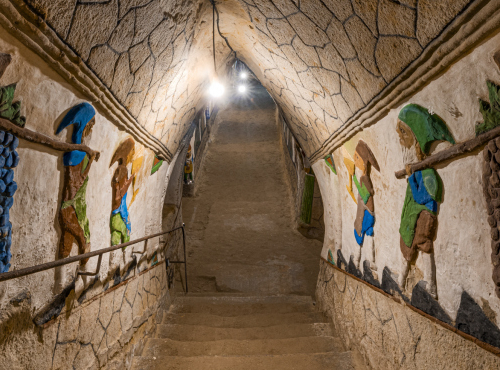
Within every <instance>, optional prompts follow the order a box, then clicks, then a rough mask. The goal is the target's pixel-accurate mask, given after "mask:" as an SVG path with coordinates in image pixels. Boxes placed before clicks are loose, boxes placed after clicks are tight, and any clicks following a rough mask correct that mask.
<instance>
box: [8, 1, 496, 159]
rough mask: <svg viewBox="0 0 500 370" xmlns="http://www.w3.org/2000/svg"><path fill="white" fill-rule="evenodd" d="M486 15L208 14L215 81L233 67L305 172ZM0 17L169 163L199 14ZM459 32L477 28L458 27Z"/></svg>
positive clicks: (181, 128) (67, 10) (149, 9)
mask: <svg viewBox="0 0 500 370" xmlns="http://www.w3.org/2000/svg"><path fill="white" fill-rule="evenodd" d="M491 3H494V2H487V1H481V0H475V1H471V0H458V1H452V0H446V1H439V2H437V1H431V0H422V1H416V0H403V1H393V0H380V1H379V0H366V1H365V0H363V1H361V0H325V1H321V0H308V1H299V0H289V1H286V0H275V1H271V0H227V1H216V2H215V5H216V10H217V31H218V32H217V31H216V35H215V38H216V59H217V66H218V67H217V68H218V71H217V74H218V75H219V76H220V77H223V76H224V74H225V73H226V71H227V67H228V66H229V65H230V64H231V62H232V61H233V60H234V58H235V57H237V58H239V59H241V60H242V61H244V62H245V63H246V64H247V65H248V66H249V67H250V68H251V69H252V71H253V72H254V73H255V74H256V75H257V77H258V78H259V79H260V80H261V82H262V83H263V85H264V86H265V87H266V88H267V90H268V91H269V92H270V94H271V95H272V97H273V98H274V99H275V101H276V102H277V104H278V105H279V107H280V108H281V110H282V111H283V114H284V116H285V118H286V120H287V121H288V123H289V124H290V126H291V129H292V131H293V132H294V134H295V136H296V137H297V138H298V140H299V142H300V144H301V146H302V147H303V148H304V150H305V152H306V153H307V154H308V155H309V156H310V157H311V158H312V160H313V162H314V161H316V160H317V159H319V158H322V157H324V156H325V155H326V154H328V153H329V152H331V150H332V149H334V148H336V147H338V146H339V145H340V144H341V143H342V141H343V140H346V138H348V137H349V136H352V134H353V133H355V132H356V131H358V130H359V129H360V128H362V127H365V126H366V125H368V124H370V123H372V122H373V121H374V120H375V119H377V118H380V115H383V114H384V113H385V112H387V110H388V109H389V108H390V107H391V106H392V105H394V104H396V103H397V102H399V101H400V100H401V99H402V98H404V97H405V96H408V94H409V93H410V91H413V92H414V91H415V89H418V88H419V87H421V86H422V85H423V84H424V83H425V82H426V81H427V80H428V79H429V78H431V77H432V76H433V75H435V74H437V73H439V72H440V71H442V70H443V68H445V67H446V66H447V65H449V63H450V62H451V61H452V60H453V58H454V57H456V55H457V54H458V53H462V52H463V51H464V50H466V49H467V47H470V46H471V45H473V44H474V43H477V42H478V41H480V40H481V38H482V37H484V35H486V34H488V32H490V30H491V27H492V26H491V25H490V26H489V25H488V24H486V23H485V22H484V20H485V19H486V18H487V17H491V15H492V14H496V10H497V8H498V7H499V5H495V4H491ZM0 7H1V10H2V13H3V14H9V15H10V17H5V16H4V15H2V16H1V19H0V23H1V24H2V25H3V26H4V27H6V28H7V29H9V30H10V31H11V32H12V33H14V34H15V35H17V36H21V35H22V36H23V37H22V38H23V39H24V41H25V43H26V44H28V46H30V47H31V48H32V49H34V50H35V51H37V52H38V53H39V54H41V55H42V57H44V59H45V60H47V61H49V62H50V63H51V64H52V65H53V66H54V67H55V68H56V70H58V71H59V73H61V74H62V75H63V77H65V78H66V79H68V80H70V81H71V82H72V83H73V84H76V85H77V86H78V87H80V90H81V91H82V92H83V93H84V94H86V95H87V96H88V97H89V98H91V100H93V101H95V102H96V104H97V105H101V106H102V108H105V111H106V112H107V114H108V115H109V116H110V117H111V118H113V119H114V120H115V122H117V123H118V124H119V125H121V126H125V127H126V128H127V130H128V131H129V132H131V133H132V134H134V135H135V136H136V138H137V139H138V140H139V141H141V142H142V143H144V144H145V145H147V146H149V147H150V148H151V149H153V150H154V151H155V152H157V153H159V154H161V155H162V156H163V157H165V158H166V159H171V157H172V153H175V151H176V150H177V147H178V145H179V142H180V140H181V138H182V137H183V135H184V134H185V132H186V131H187V129H188V125H189V122H190V121H191V120H192V119H193V117H194V114H195V112H196V111H197V109H196V108H197V107H199V106H201V104H203V103H204V102H205V100H206V95H205V91H206V87H207V83H208V82H209V81H210V79H211V78H212V77H213V76H214V70H213V67H212V66H211V65H210V63H207V60H210V59H211V52H212V51H211V44H212V42H211V41H212V39H211V37H212V4H210V2H209V1H203V0H183V1H182V0H178V1H166V0H110V1H76V0H71V1H67V0H25V1H23V0H12V1H7V0H3V1H1V2H0ZM466 22H468V24H469V25H474V26H475V27H469V28H464V27H462V28H460V27H461V26H462V25H463V24H465V23H466ZM493 23H494V22H493ZM13 24H15V25H16V27H13ZM37 28H39V29H37ZM443 45H444V46H443ZM40 46H41V47H42V48H41V49H42V50H40ZM429 73H430V75H429ZM422 75H424V76H425V78H421V76H422Z"/></svg>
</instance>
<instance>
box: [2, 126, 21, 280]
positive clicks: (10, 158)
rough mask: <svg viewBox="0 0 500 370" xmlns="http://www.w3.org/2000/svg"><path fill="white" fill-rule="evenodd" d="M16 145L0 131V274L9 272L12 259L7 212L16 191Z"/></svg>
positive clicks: (7, 135) (10, 232)
mask: <svg viewBox="0 0 500 370" xmlns="http://www.w3.org/2000/svg"><path fill="white" fill-rule="evenodd" d="M18 145H19V139H18V138H17V137H15V136H14V135H12V134H10V133H8V132H4V131H0V273H2V272H7V271H9V268H10V259H11V258H12V254H11V252H10V247H11V244H12V224H11V223H10V221H9V211H10V208H11V207H12V204H13V203H14V193H15V192H16V190H17V184H16V182H15V181H14V170H13V168H14V167H17V165H18V164H19V154H18V153H17V151H16V149H17V147H18Z"/></svg>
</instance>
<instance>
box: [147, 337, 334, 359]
mask: <svg viewBox="0 0 500 370" xmlns="http://www.w3.org/2000/svg"><path fill="white" fill-rule="evenodd" d="M322 352H338V353H341V352H344V349H343V347H342V341H341V340H340V338H338V337H326V336H325V337H294V338H284V339H254V340H235V339H225V340H216V341H209V342H185V341H176V340H172V339H168V338H151V339H149V340H148V341H147V343H146V346H145V348H144V350H143V352H142V356H144V357H157V359H161V358H164V357H167V356H186V357H194V356H244V355H282V354H294V353H295V354H297V353H322Z"/></svg>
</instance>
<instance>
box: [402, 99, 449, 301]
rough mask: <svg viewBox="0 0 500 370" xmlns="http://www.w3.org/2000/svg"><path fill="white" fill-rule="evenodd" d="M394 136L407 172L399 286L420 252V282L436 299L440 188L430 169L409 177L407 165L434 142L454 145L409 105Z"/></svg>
mask: <svg viewBox="0 0 500 370" xmlns="http://www.w3.org/2000/svg"><path fill="white" fill-rule="evenodd" d="M398 118H399V119H398V124H397V132H398V135H399V139H400V143H401V146H402V147H403V154H404V155H403V156H404V161H405V165H406V168H407V175H408V176H409V178H408V186H407V188H406V197H405V201H404V205H403V210H402V213H401V226H400V228H399V234H400V235H401V237H400V249H401V252H402V253H403V257H404V261H403V267H402V274H401V276H400V278H399V284H400V285H401V287H402V288H404V286H405V283H406V278H407V276H408V272H409V269H410V264H411V263H412V262H414V261H415V260H416V258H417V257H418V252H419V251H421V252H423V254H422V258H423V259H424V261H423V262H424V282H425V283H426V290H427V292H428V293H429V294H430V295H431V296H432V297H434V298H437V289H436V277H435V272H434V250H433V240H434V238H435V235H436V228H437V213H438V203H441V201H442V192H443V184H442V181H441V178H440V177H439V175H438V173H437V172H436V171H435V170H434V169H433V168H428V169H425V170H422V171H417V172H415V173H413V174H411V173H410V170H409V168H410V167H409V164H410V163H411V162H414V161H415V157H414V156H413V155H412V154H413V147H415V151H416V152H415V154H416V159H417V160H418V161H422V160H423V159H425V157H426V156H427V155H428V154H429V151H430V147H431V143H432V142H434V141H436V140H445V141H449V142H450V143H452V144H455V140H454V139H453V137H452V136H451V134H450V132H449V131H448V128H447V127H446V124H445V123H444V121H443V120H442V119H441V118H440V117H439V116H437V115H436V114H430V113H429V112H428V111H427V109H425V108H423V107H421V106H419V105H416V104H410V105H407V106H406V107H404V108H403V109H402V110H401V112H400V113H399V117H398Z"/></svg>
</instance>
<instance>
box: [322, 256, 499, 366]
mask: <svg viewBox="0 0 500 370" xmlns="http://www.w3.org/2000/svg"><path fill="white" fill-rule="evenodd" d="M316 299H317V301H318V305H319V307H320V309H321V310H322V311H324V312H325V313H326V314H327V315H328V317H329V318H330V319H331V320H332V321H333V324H334V325H335V332H336V333H337V334H338V335H339V336H340V337H341V339H342V342H343V343H344V345H345V346H346V348H347V349H349V350H352V349H357V350H358V351H360V352H361V354H362V355H363V356H364V358H365V361H366V362H367V363H368V364H369V365H370V368H372V369H374V370H393V369H394V370H395V369H405V370H406V369H408V370H410V369H411V370H416V369H456V370H461V369H464V370H465V369H489V370H490V369H491V370H493V369H498V364H499V358H498V357H497V356H495V355H494V354H492V353H489V352H487V351H485V350H484V349H482V348H480V347H479V346H477V345H476V344H474V343H472V342H471V341H469V340H466V339H464V338H462V337H461V336H459V335H457V334H455V333H453V332H451V331H450V330H448V329H445V328H443V327H441V326H440V325H437V324H435V323H434V322H432V321H431V320H429V319H427V318H425V317H423V316H421V315H420V314H418V313H416V312H414V311H412V310H411V309H409V308H408V307H405V305H403V304H401V303H397V302H395V301H394V300H392V299H391V298H388V297H386V296H384V295H383V294H381V293H378V292H376V291H374V290H373V289H372V288H370V287H368V286H367V285H365V284H364V283H362V282H359V281H356V280H355V279H353V278H351V277H349V276H347V275H346V274H344V273H342V272H339V271H337V270H335V269H333V268H332V267H330V266H329V265H328V263H327V262H325V261H321V266H320V273H319V278H318V285H317V289H316Z"/></svg>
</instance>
